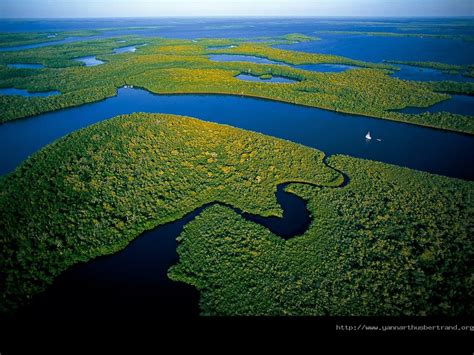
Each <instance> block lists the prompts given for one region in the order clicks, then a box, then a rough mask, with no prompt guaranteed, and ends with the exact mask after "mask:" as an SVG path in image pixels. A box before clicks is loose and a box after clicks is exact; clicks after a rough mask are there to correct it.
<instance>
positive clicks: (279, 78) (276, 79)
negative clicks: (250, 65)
mask: <svg viewBox="0 0 474 355" xmlns="http://www.w3.org/2000/svg"><path fill="white" fill-rule="evenodd" d="M236 78H237V79H240V80H244V81H256V82H269V83H285V84H291V83H297V82H298V80H292V79H289V78H285V77H283V76H272V77H271V78H270V79H261V78H260V77H258V76H254V75H247V74H240V75H237V76H236Z"/></svg>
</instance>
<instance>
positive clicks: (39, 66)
mask: <svg viewBox="0 0 474 355" xmlns="http://www.w3.org/2000/svg"><path fill="white" fill-rule="evenodd" d="M7 67H9V68H16V69H42V68H44V65H43V64H24V63H14V64H8V65H7Z"/></svg>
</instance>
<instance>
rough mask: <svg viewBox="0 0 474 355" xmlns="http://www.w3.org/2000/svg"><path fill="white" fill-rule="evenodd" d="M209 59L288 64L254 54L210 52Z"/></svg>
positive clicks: (215, 60)
mask: <svg viewBox="0 0 474 355" xmlns="http://www.w3.org/2000/svg"><path fill="white" fill-rule="evenodd" d="M208 58H209V60H212V61H214V62H249V63H257V64H274V65H286V66H288V64H286V63H283V62H277V61H274V60H270V59H267V58H261V57H256V56H252V55H238V54H210V55H208Z"/></svg>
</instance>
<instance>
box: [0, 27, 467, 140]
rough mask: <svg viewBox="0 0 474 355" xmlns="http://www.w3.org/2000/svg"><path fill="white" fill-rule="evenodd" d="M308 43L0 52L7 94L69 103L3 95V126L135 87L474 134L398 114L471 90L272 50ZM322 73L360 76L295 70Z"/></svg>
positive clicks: (155, 42)
mask: <svg viewBox="0 0 474 355" xmlns="http://www.w3.org/2000/svg"><path fill="white" fill-rule="evenodd" d="M307 40H314V38H310V37H307V36H303V35H298V34H291V35H287V36H283V37H277V38H273V39H266V42H259V43H249V42H246V41H244V40H242V39H232V40H231V39H201V40H194V41H189V40H180V39H164V38H141V37H138V36H125V37H120V38H107V39H98V40H89V41H81V42H75V43H66V44H61V45H55V46H48V47H42V48H35V49H29V50H22V51H12V52H1V53H0V87H15V88H19V89H27V90H30V91H50V90H58V91H60V92H61V93H62V94H61V95H55V96H51V97H20V96H7V95H0V122H4V121H8V120H13V119H18V118H22V117H28V116H32V115H36V114H40V113H44V112H48V111H53V110H58V109H62V108H65V107H71V106H77V105H81V104H84V103H91V102H96V101H99V100H102V99H105V98H107V97H111V96H113V95H115V94H116V90H117V88H119V87H122V86H123V85H126V84H128V85H134V86H138V87H143V88H145V89H147V90H150V91H152V92H154V93H158V94H160V93H223V94H232V95H243V96H251V97H258V98H266V99H272V100H278V101H283V102H290V103H296V104H299V105H306V106H312V107H320V108H324V109H328V110H333V111H338V112H345V113H353V114H360V115H365V116H370V117H377V118H383V119H390V120H396V121H402V122H407V123H412V124H418V125H423V126H430V127H436V128H442V129H448V130H453V131H460V132H466V133H473V132H474V120H473V119H472V117H471V116H461V115H454V114H451V113H447V112H441V113H424V114H402V113H400V112H396V111H397V110H400V109H403V108H406V107H429V106H431V105H433V104H435V103H438V102H440V101H442V100H447V99H449V98H450V96H449V95H448V94H446V93H464V94H471V95H472V94H473V93H474V83H456V82H441V83H431V82H429V83H427V82H412V81H403V80H399V79H395V78H392V77H390V76H389V74H391V73H392V72H393V71H395V70H396V69H397V68H396V67H395V66H393V65H392V64H387V63H385V64H379V63H368V62H362V61H356V60H353V59H350V58H344V57H339V56H333V55H322V54H310V53H303V52H296V51H287V50H282V49H275V48H273V47H272V46H273V45H275V44H281V43H294V42H299V41H307ZM144 44H145V45H144ZM131 45H137V46H139V47H137V51H136V52H135V53H124V54H113V49H114V48H117V47H123V46H131ZM141 45H144V46H141ZM231 45H232V48H231V47H230V46H231ZM225 46H228V47H227V48H226V47H225ZM218 47H221V48H218ZM213 53H214V54H219V53H220V54H240V55H252V56H257V57H264V58H268V59H270V60H274V61H279V62H281V63H282V64H285V65H271V64H255V63H247V62H216V61H211V60H209V59H208V55H210V54H213ZM89 55H94V56H97V58H98V59H100V60H102V61H104V62H105V64H102V65H98V66H94V67H86V66H84V65H83V63H80V62H78V61H76V60H74V59H75V58H77V57H82V56H89ZM9 63H39V64H43V65H45V68H43V69H16V68H10V67H8V66H7V64H9ZM319 63H333V64H334V63H337V64H347V65H353V66H355V67H358V68H359V69H353V70H348V71H346V72H342V73H319V72H311V71H307V70H302V69H298V68H296V67H294V66H295V65H300V64H319ZM241 73H246V74H252V75H255V76H264V77H267V78H268V77H269V76H270V75H272V76H273V75H274V76H283V77H287V78H290V79H295V80H297V82H296V83H293V84H278V83H271V82H250V81H242V80H239V79H237V78H235V77H236V76H238V75H239V74H241Z"/></svg>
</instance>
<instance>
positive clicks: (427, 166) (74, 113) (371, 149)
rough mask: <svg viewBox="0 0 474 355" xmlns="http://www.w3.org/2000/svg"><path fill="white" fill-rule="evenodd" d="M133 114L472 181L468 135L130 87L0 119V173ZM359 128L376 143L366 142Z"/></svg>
mask: <svg viewBox="0 0 474 355" xmlns="http://www.w3.org/2000/svg"><path fill="white" fill-rule="evenodd" d="M140 111H143V112H162V113H174V114H181V115H187V116H193V117H197V118H200V119H203V120H207V121H213V122H218V123H225V124H229V125H231V126H234V127H240V128H243V129H247V130H251V131H256V132H261V133H264V134H267V135H270V136H274V137H279V138H284V139H288V140H290V141H293V142H296V143H301V144H303V145H306V146H309V147H314V148H317V149H320V150H322V151H324V152H325V153H326V154H346V155H350V156H354V157H359V158H366V159H372V160H377V161H382V162H386V163H391V164H396V165H400V166H406V167H410V168H413V169H418V170H424V171H428V172H432V173H436V174H441V175H447V176H453V177H459V178H464V179H469V180H474V165H472V164H466V161H468V160H469V157H467V156H466V154H469V153H468V152H473V151H474V138H473V137H470V136H468V135H463V134H458V133H453V132H445V131H441V130H435V129H429V128H425V127H419V126H414V125H408V124H403V123H398V122H392V121H386V120H380V119H373V118H368V117H363V116H355V115H344V114H340V113H336V112H333V111H326V110H321V109H316V108H310V107H302V106H296V105H291V104H285V103H281V102H274V101H267V100H259V99H252V98H245V97H239V96H224V95H152V94H150V93H148V92H147V91H144V90H137V89H120V90H118V96H116V97H112V98H110V99H107V100H104V101H101V102H97V103H94V104H88V105H84V106H80V107H75V108H70V109H65V110H61V111H56V112H50V113H46V114H43V115H38V116H35V117H32V118H29V119H23V120H17V121H12V122H7V123H4V124H1V125H0V152H2V154H1V155H0V174H5V173H7V172H10V171H12V170H13V169H14V168H15V167H16V166H17V165H19V164H20V163H21V161H23V160H24V159H26V158H27V157H28V156H29V155H30V154H32V153H34V152H35V151H37V150H38V149H40V148H41V147H43V146H45V145H46V144H48V143H50V142H52V141H54V140H55V139H57V138H60V137H62V136H64V135H66V134H67V133H69V132H72V131H75V130H77V129H79V128H82V127H86V126H88V125H90V124H92V123H95V122H99V121H102V120H104V119H107V118H111V117H114V116H116V115H120V114H127V113H133V112H140ZM367 131H370V132H372V136H373V137H374V138H381V139H382V142H378V141H376V140H375V139H374V140H373V141H372V142H370V143H367V142H366V141H365V139H364V136H365V134H366V133H367Z"/></svg>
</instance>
